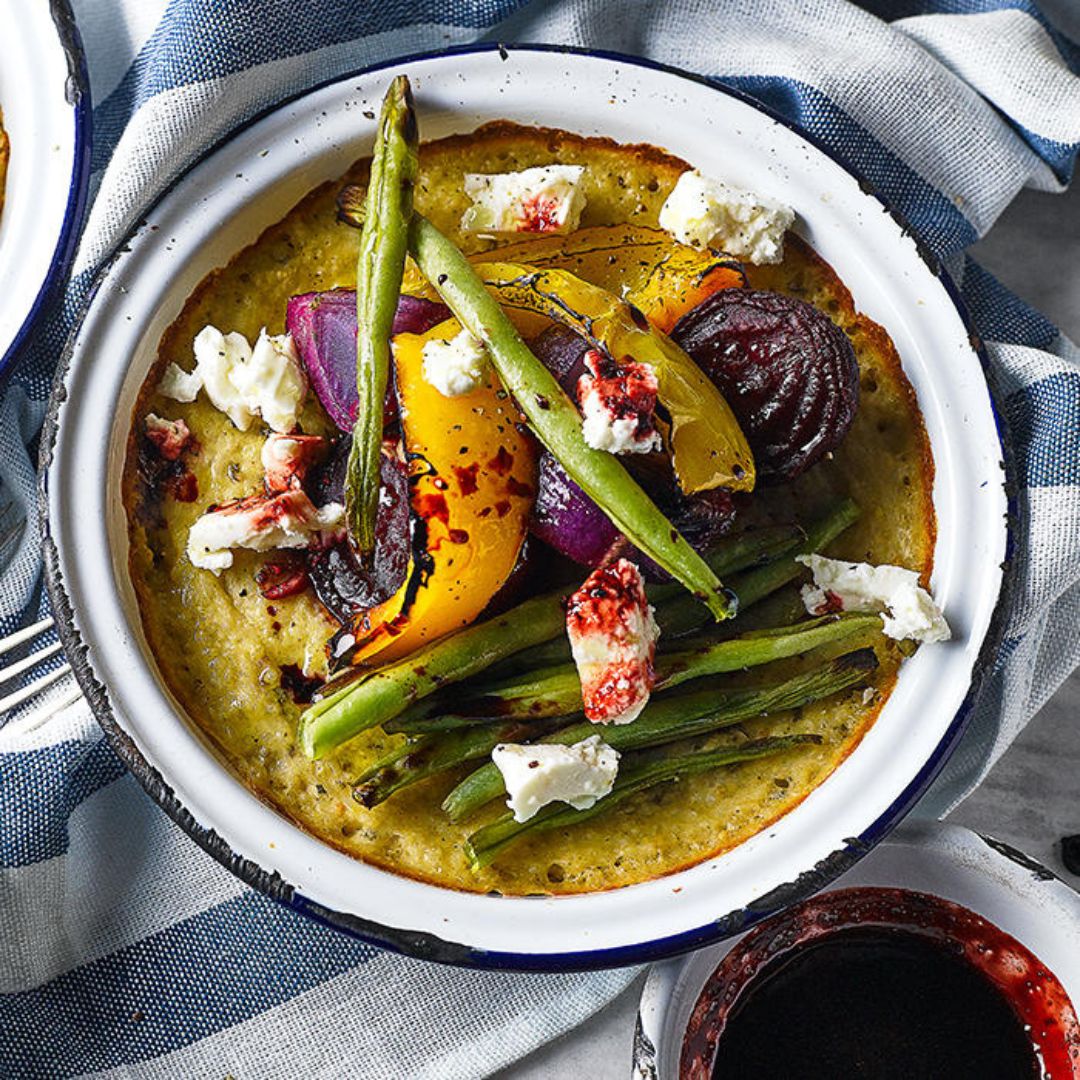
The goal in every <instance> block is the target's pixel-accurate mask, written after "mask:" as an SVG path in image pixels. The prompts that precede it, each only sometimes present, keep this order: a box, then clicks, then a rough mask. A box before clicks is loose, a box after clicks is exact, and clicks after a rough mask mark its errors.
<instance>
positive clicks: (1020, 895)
mask: <svg viewBox="0 0 1080 1080" xmlns="http://www.w3.org/2000/svg"><path fill="white" fill-rule="evenodd" d="M859 886H875V887H882V888H896V889H913V890H915V891H917V892H924V893H929V894H930V895H932V896H937V897H940V898H941V899H943V900H951V901H952V902H953V903H956V904H960V905H961V906H962V907H966V908H968V909H969V910H970V911H974V912H975V913H976V914H977V915H981V916H982V917H983V918H984V919H986V920H987V921H989V922H991V923H993V924H994V925H995V926H996V927H998V929H1000V930H1004V931H1005V932H1006V933H1007V934H1010V935H1011V936H1012V937H1014V938H1016V940H1017V941H1019V942H1020V944H1021V945H1025V946H1026V947H1027V948H1028V949H1030V950H1031V951H1032V952H1033V953H1034V954H1035V956H1037V957H1038V958H1039V960H1041V961H1042V962H1043V963H1044V964H1045V965H1046V966H1047V967H1048V968H1049V969H1050V971H1051V972H1053V974H1054V975H1056V976H1057V978H1058V981H1059V982H1060V983H1061V986H1062V988H1063V989H1064V990H1065V992H1066V993H1067V994H1068V995H1069V997H1070V999H1071V1000H1072V1003H1073V1007H1074V1009H1076V1010H1078V1011H1080V895H1077V894H1076V893H1075V892H1073V890H1072V889H1070V888H1069V886H1068V885H1066V884H1065V883H1064V882H1062V881H1059V880H1058V879H1057V878H1056V877H1054V875H1053V874H1052V873H1051V872H1050V871H1049V870H1047V869H1046V868H1045V867H1043V866H1041V865H1039V864H1038V863H1037V862H1035V861H1034V860H1032V859H1030V858H1028V857H1027V856H1026V855H1024V854H1022V853H1021V852H1019V851H1016V850H1015V849H1013V848H1010V847H1008V845H1006V844H1002V843H1000V842H999V841H997V840H993V839H991V838H989V837H983V836H979V835H978V834H977V833H973V832H972V831H971V830H970V829H964V828H961V827H960V826H958V825H941V824H939V823H937V822H924V821H908V822H905V823H904V825H902V826H901V827H900V828H899V829H897V830H896V831H895V832H894V833H893V834H892V836H890V837H889V839H888V840H887V841H886V842H885V843H884V844H881V845H880V846H879V847H878V848H876V849H875V850H874V851H872V852H871V853H870V854H869V855H868V856H867V857H866V858H865V859H863V860H862V861H861V862H860V863H859V865H858V866H856V867H855V868H854V869H853V870H851V871H849V872H848V873H847V874H845V875H844V876H843V877H842V878H841V879H840V880H839V881H837V882H836V887H837V888H844V889H849V888H856V887H859ZM738 940H739V939H738V938H735V939H734V940H731V941H726V942H724V943H723V944H722V945H715V946H713V947H711V948H708V949H702V950H700V951H699V952H696V953H694V954H693V955H692V956H688V957H686V958H685V959H683V960H670V961H667V962H666V963H663V964H656V965H655V966H654V967H653V968H652V970H651V971H650V972H649V977H648V979H647V980H646V982H645V986H644V988H643V989H642V993H641V1007H640V1010H639V1012H638V1024H637V1033H636V1035H635V1038H634V1064H633V1077H634V1080H677V1078H678V1076H679V1057H680V1054H681V1052H682V1044H683V1037H684V1035H685V1033H686V1025H687V1023H688V1022H689V1020H690V1014H691V1013H692V1011H693V1008H694V1005H695V1003H696V1002H697V999H698V996H699V995H700V993H701V991H702V988H703V987H704V986H705V983H706V981H707V980H708V978H709V976H710V975H711V974H712V973H713V972H714V971H715V970H716V968H717V966H718V965H719V964H720V961H721V960H722V959H723V958H724V956H725V955H726V954H727V953H728V951H729V950H730V949H732V948H734V947H735V945H736V943H737V942H738Z"/></svg>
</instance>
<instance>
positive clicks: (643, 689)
mask: <svg viewBox="0 0 1080 1080" xmlns="http://www.w3.org/2000/svg"><path fill="white" fill-rule="evenodd" d="M566 633H567V636H568V637H569V638H570V651H571V653H572V654H573V657H574V663H575V664H576V665H577V670H578V676H579V677H580V679H581V696H582V699H583V701H584V705H585V716H586V718H587V719H589V720H591V721H592V722H593V723H596V724H629V723H630V722H631V721H632V720H636V719H637V717H638V716H639V714H640V713H641V710H642V709H644V708H645V705H646V703H647V702H648V700H649V693H650V692H651V690H652V687H653V683H654V682H655V679H656V676H655V673H654V671H653V660H654V658H655V656H656V639H657V638H658V637H659V636H660V628H659V627H658V626H657V625H656V619H655V618H654V617H653V609H652V607H651V606H650V605H649V602H648V600H647V599H646V597H645V582H644V580H643V579H642V577H641V571H640V570H639V569H638V568H637V567H636V566H635V565H634V564H633V563H632V562H630V561H629V560H628V559H619V560H618V562H615V563H613V564H612V565H610V566H601V567H599V568H598V569H596V570H594V571H593V572H592V573H591V574H590V575H589V576H588V577H587V578H586V579H585V582H584V584H583V585H582V586H581V588H580V589H578V591H577V592H576V593H574V594H573V596H571V597H570V600H569V601H568V603H567V607H566Z"/></svg>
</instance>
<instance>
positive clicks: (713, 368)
mask: <svg viewBox="0 0 1080 1080" xmlns="http://www.w3.org/2000/svg"><path fill="white" fill-rule="evenodd" d="M671 336H672V337H673V338H674V340H675V341H676V342H677V343H678V344H679V345H681V346H682V347H683V349H685V350H686V352H688V353H689V354H690V356H691V357H692V358H693V359H694V361H695V362H696V363H697V364H698V366H699V367H700V368H701V369H702V371H704V372H705V373H706V374H707V375H708V376H709V378H710V379H712V381H713V382H714V383H716V385H717V387H719V389H720V392H721V393H722V394H723V395H724V397H725V398H727V401H728V404H729V405H730V406H731V408H732V411H733V412H734V413H735V417H736V419H737V420H738V421H739V424H740V425H741V427H742V429H743V431H744V432H745V434H746V438H747V441H748V442H749V443H750V448H751V449H752V450H753V451H754V460H755V462H756V464H757V473H758V478H759V479H760V480H762V481H764V482H767V483H782V482H785V481H789V480H794V479H795V477H797V476H799V475H800V474H801V473H804V472H805V471H806V470H807V469H808V468H810V466H811V465H813V464H814V462H815V461H817V460H818V459H819V458H821V457H822V456H823V455H824V454H826V453H828V452H829V451H830V450H833V449H835V448H836V447H837V446H839V445H840V443H841V442H843V439H844V436H845V435H846V434H847V432H848V428H850V427H851V421H852V420H853V419H854V417H855V410H856V409H857V408H858V405H859V367H858V363H857V362H856V360H855V351H854V350H853V349H852V347H851V342H850V341H848V339H847V335H846V334H845V333H844V332H843V331H842V330H841V329H840V328H839V327H838V326H837V325H836V324H835V323H834V322H833V321H832V320H831V319H829V318H828V316H826V315H824V314H823V313H822V312H820V311H818V309H817V308H815V307H814V306H813V305H812V304H807V303H806V302H805V301H803V300H796V299H795V298H794V297H791V296H785V295H784V294H783V293H775V292H763V291H758V290H753V289H722V290H721V291H720V292H716V293H713V294H712V296H710V297H708V298H707V299H706V300H704V301H702V302H701V303H700V304H698V306H697V307H695V308H694V309H693V310H692V311H689V312H687V313H686V314H685V315H684V316H683V317H682V318H681V319H680V320H679V321H678V323H676V325H675V329H674V331H673V332H672V335H671Z"/></svg>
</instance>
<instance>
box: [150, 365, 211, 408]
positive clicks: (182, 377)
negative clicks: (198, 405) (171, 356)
mask: <svg viewBox="0 0 1080 1080" xmlns="http://www.w3.org/2000/svg"><path fill="white" fill-rule="evenodd" d="M202 385H203V381H202V375H201V374H200V373H199V369H198V368H196V369H195V370H194V371H185V370H184V369H183V368H182V367H181V366H180V365H179V364H169V366H168V367H167V368H166V369H165V374H164V375H162V377H161V382H159V383H158V393H159V394H160V395H161V396H162V397H167V398H171V399H172V400H173V401H179V402H180V403H181V404H183V405H187V404H189V403H190V402H192V401H194V400H195V399H196V398H197V397H198V396H199V391H200V390H201V389H202Z"/></svg>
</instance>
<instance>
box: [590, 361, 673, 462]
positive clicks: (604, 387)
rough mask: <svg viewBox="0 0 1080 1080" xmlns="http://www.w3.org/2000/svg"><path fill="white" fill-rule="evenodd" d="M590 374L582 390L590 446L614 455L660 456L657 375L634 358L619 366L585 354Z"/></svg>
mask: <svg viewBox="0 0 1080 1080" xmlns="http://www.w3.org/2000/svg"><path fill="white" fill-rule="evenodd" d="M585 368H586V373H585V374H584V375H582V376H581V378H580V379H578V386H577V392H578V403H579V404H580V405H581V417H582V419H581V434H582V436H583V437H584V439H585V442H586V443H587V444H588V445H589V446H591V447H592V448H593V449H594V450H606V451H607V452H608V453H609V454H648V453H650V452H652V451H653V450H659V449H660V447H661V445H662V443H661V441H660V433H659V432H658V431H657V430H656V421H655V410H656V391H657V382H656V373H655V372H654V371H653V369H652V368H651V367H650V366H649V365H648V364H639V363H637V361H634V360H630V359H629V358H628V359H626V360H624V361H623V362H622V363H621V364H616V363H615V362H614V361H613V360H612V359H611V358H610V357H605V356H603V355H602V354H601V353H599V352H597V351H596V350H595V349H593V350H590V351H589V352H587V353H586V354H585Z"/></svg>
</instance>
